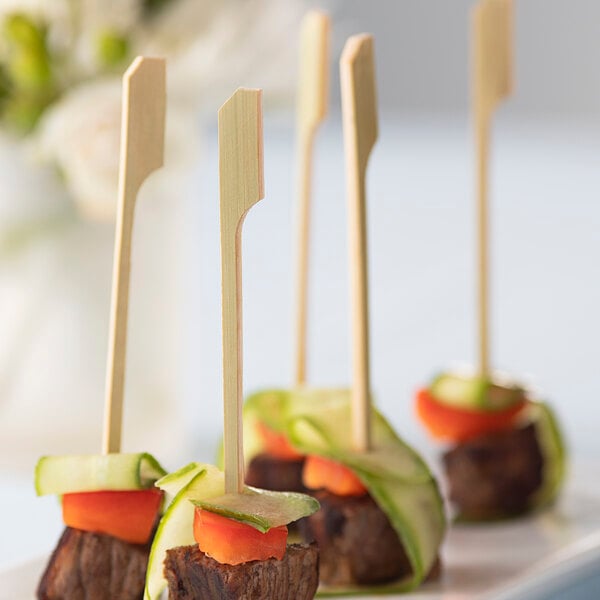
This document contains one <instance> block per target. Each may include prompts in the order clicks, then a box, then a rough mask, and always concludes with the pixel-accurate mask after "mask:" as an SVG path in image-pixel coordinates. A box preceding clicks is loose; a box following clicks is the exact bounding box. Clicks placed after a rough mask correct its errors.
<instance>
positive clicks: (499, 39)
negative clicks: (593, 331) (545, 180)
mask: <svg viewBox="0 0 600 600" xmlns="http://www.w3.org/2000/svg"><path fill="white" fill-rule="evenodd" d="M512 26H513V3H512V0H482V2H480V3H479V4H477V5H476V6H475V7H474V8H473V24H472V27H473V49H472V52H473V110H474V119H475V123H474V125H475V148H476V150H475V152H476V165H477V170H476V178H477V180H476V189H477V229H478V232H477V245H478V247H477V250H478V251H477V257H478V263H477V275H478V289H477V306H478V332H479V339H478V342H479V343H478V353H479V356H478V358H479V365H478V367H479V373H480V374H481V375H482V376H485V375H487V374H488V372H489V368H490V359H489V347H490V342H489V298H488V292H489V257H488V255H489V215H488V162H489V146H490V125H491V119H492V114H493V112H494V109H495V108H496V106H497V105H498V103H499V102H500V101H501V100H503V99H504V98H506V97H507V96H508V95H509V94H510V93H511V92H512V86H513V73H512V70H513V68H512V63H513V57H512Z"/></svg>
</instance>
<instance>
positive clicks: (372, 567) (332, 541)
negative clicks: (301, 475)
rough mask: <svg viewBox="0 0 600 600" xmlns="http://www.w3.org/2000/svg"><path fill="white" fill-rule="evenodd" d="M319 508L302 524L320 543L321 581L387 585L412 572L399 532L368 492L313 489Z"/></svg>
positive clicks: (330, 583) (338, 583)
mask: <svg viewBox="0 0 600 600" xmlns="http://www.w3.org/2000/svg"><path fill="white" fill-rule="evenodd" d="M313 495H314V496H315V498H317V500H318V501H319V502H320V503H321V508H320V510H318V511H317V512H316V513H314V514H313V515H311V516H310V517H308V518H306V519H303V520H302V521H301V522H300V530H301V532H302V534H303V536H304V538H305V539H308V540H315V541H316V542H317V543H318V544H319V552H320V572H321V581H322V582H324V583H326V584H327V585H332V586H335V585H370V584H378V583H386V582H390V581H395V580H396V579H400V578H403V577H406V576H408V575H410V574H411V573H412V569H411V566H410V562H409V560H408V558H407V556H406V552H405V551H404V547H403V546H402V543H401V541H400V539H399V538H398V534H397V533H396V531H395V530H394V528H393V527H392V525H391V524H390V521H389V519H388V517H387V515H386V514H385V513H384V512H383V511H382V510H381V509H380V508H379V506H377V504H376V503H375V501H374V500H373V499H372V498H371V497H370V496H369V495H365V496H361V497H358V498H356V497H341V496H336V495H334V494H331V493H329V492H327V491H325V490H320V491H318V492H314V494H313Z"/></svg>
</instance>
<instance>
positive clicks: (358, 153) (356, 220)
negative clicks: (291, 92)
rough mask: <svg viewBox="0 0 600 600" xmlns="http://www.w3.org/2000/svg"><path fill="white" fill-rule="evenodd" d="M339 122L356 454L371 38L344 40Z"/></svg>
mask: <svg viewBox="0 0 600 600" xmlns="http://www.w3.org/2000/svg"><path fill="white" fill-rule="evenodd" d="M340 75H341V88H342V118H343V126H344V146H345V152H346V177H347V187H348V190H347V193H348V217H349V220H348V228H349V234H348V238H349V248H350V256H349V258H350V283H351V306H352V331H353V342H352V369H353V375H352V440H353V444H354V447H355V449H356V450H358V451H361V452H365V451H367V450H369V448H370V447H371V435H370V433H371V425H370V414H371V407H370V389H371V384H370V375H369V297H368V272H367V227H366V221H367V214H366V205H365V200H366V187H365V178H366V171H367V163H368V161H369V156H370V154H371V150H372V148H373V146H374V145H375V141H376V140H377V133H378V131H377V100H376V90H375V61H374V53H373V37H372V36H371V35H366V34H362V35H356V36H353V37H351V38H349V39H348V41H347V42H346V45H345V46H344V51H343V52H342V57H341V59H340Z"/></svg>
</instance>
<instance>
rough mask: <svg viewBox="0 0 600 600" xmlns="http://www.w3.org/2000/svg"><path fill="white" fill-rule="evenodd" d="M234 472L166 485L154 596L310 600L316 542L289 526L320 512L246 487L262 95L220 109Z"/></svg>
mask: <svg viewBox="0 0 600 600" xmlns="http://www.w3.org/2000/svg"><path fill="white" fill-rule="evenodd" d="M219 179H220V196H221V199H220V202H221V260H222V293H223V297H222V310H223V401H224V417H225V419H224V422H225V423H224V436H223V437H224V460H225V470H224V472H221V471H220V470H219V469H217V468H216V467H212V466H210V465H202V464H195V463H192V464H190V465H188V466H187V467H184V468H183V469H182V470H180V471H179V472H177V473H174V474H172V475H168V476H167V477H165V478H164V479H162V480H161V481H159V482H158V484H157V485H158V486H159V487H162V488H163V489H165V491H167V492H168V493H169V494H170V495H173V494H174V495H175V497H174V500H173V502H172V503H171V504H170V506H169V508H168V510H167V512H166V513H165V516H164V517H163V518H162V520H161V522H160V525H159V527H158V531H157V534H156V536H155V539H154V543H153V545H152V550H151V554H150V561H149V565H148V575H147V583H146V596H145V597H146V598H147V599H149V600H155V599H157V598H158V597H159V596H160V594H161V593H162V590H163V589H164V588H165V587H166V586H168V590H169V598H170V599H171V600H174V599H181V600H183V599H190V600H191V599H198V598H220V599H224V600H229V599H231V600H234V599H243V598H261V599H262V598H264V599H268V598H272V599H273V600H305V599H306V600H309V599H310V598H313V597H314V595H315V592H316V589H317V585H318V580H319V575H318V573H319V571H318V550H317V547H316V544H291V545H288V544H287V526H288V524H289V523H291V522H294V521H296V520H298V519H300V518H302V517H305V516H308V515H310V514H312V513H313V512H315V510H317V509H318V507H319V504H318V502H317V501H316V500H315V499H314V498H311V497H310V496H307V495H305V494H297V493H287V492H273V491H266V490H260V489H257V488H251V487H246V486H245V485H244V461H243V452H242V449H243V446H242V437H243V436H242V418H241V413H242V410H241V409H242V355H243V354H242V328H241V323H242V298H241V291H242V288H241V273H242V270H241V226H242V221H243V218H244V216H245V215H246V213H247V211H248V210H249V209H250V208H251V207H252V206H253V205H254V204H255V203H256V202H258V201H259V200H260V199H261V198H262V197H263V195H264V191H263V165H262V109H261V92H260V90H248V89H238V90H237V91H236V92H235V94H234V95H233V96H232V97H231V98H230V99H229V100H228V101H227V102H226V103H225V104H224V105H223V106H222V107H221V109H220V111H219Z"/></svg>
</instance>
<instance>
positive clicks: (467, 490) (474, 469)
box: [444, 424, 544, 520]
mask: <svg viewBox="0 0 600 600" xmlns="http://www.w3.org/2000/svg"><path fill="white" fill-rule="evenodd" d="M543 462H544V458H543V456H542V453H541V450H540V446H539V443H538V440H537V438H536V434H535V427H534V425H533V424H529V425H527V426H525V427H519V428H517V429H510V430H508V431H502V432H498V433H491V434H486V435H482V436H479V437H477V438H475V439H472V440H469V441H467V442H464V443H461V444H459V445H458V446H456V447H455V448H453V449H452V450H450V451H448V452H446V454H445V455H444V465H445V467H446V475H447V478H448V483H449V487H450V500H451V501H452V502H453V503H454V504H455V506H456V508H457V509H458V511H459V514H460V516H461V517H463V518H465V519H469V520H483V519H495V518H501V517H507V516H513V515H517V514H519V513H523V512H525V511H527V510H528V509H529V508H530V501H531V499H532V495H533V494H534V493H535V492H536V491H537V490H538V489H539V488H540V486H541V484H542V475H543Z"/></svg>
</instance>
